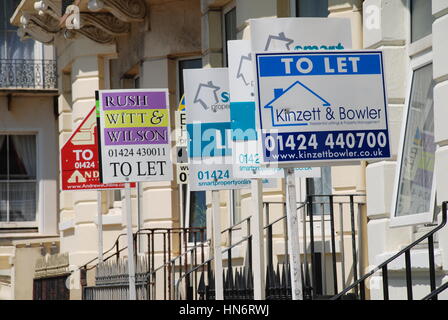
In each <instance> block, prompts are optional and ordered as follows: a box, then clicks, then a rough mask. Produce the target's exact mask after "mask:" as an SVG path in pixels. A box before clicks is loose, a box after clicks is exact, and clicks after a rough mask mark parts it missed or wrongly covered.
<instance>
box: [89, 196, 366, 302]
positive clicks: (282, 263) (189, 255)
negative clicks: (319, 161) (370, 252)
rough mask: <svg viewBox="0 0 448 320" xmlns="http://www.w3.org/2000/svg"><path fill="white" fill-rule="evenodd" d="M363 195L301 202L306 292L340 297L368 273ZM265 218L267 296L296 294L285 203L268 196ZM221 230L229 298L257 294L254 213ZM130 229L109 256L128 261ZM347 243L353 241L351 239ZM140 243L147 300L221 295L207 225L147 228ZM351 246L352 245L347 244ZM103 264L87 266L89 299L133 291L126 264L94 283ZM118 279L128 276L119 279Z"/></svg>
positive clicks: (309, 295)
mask: <svg viewBox="0 0 448 320" xmlns="http://www.w3.org/2000/svg"><path fill="white" fill-rule="evenodd" d="M363 197H364V195H320V196H310V197H308V199H307V201H306V202H305V203H298V204H297V210H298V213H299V217H300V224H299V225H300V227H301V229H302V234H301V241H302V243H301V244H303V246H301V251H302V252H301V254H302V257H303V258H302V266H301V268H302V269H301V270H302V275H303V279H304V288H303V291H304V298H305V299H317V298H321V297H325V296H332V295H334V294H336V293H337V290H339V289H340V290H342V289H343V288H344V286H345V283H346V282H348V281H351V280H352V279H353V280H354V281H356V280H357V279H359V278H360V276H361V274H360V270H362V268H361V265H360V262H361V259H360V258H359V250H358V248H359V247H360V241H361V240H360V239H359V238H360V237H359V236H358V235H359V234H358V227H357V226H358V225H359V218H360V216H361V212H362V206H363V205H364V203H363ZM275 206H276V207H277V208H275ZM264 217H265V222H264V225H265V226H264V228H263V236H264V239H265V245H266V246H265V249H266V252H265V262H266V273H265V277H266V286H265V292H266V298H267V299H277V300H278V299H282V300H283V299H291V280H290V265H289V252H288V243H287V242H288V228H287V225H286V205H285V203H284V202H265V203H264ZM344 221H347V222H348V223H345V222H344ZM337 223H339V225H337ZM347 226H348V227H347ZM221 234H222V235H223V236H225V237H226V245H225V246H224V247H223V249H222V256H223V260H224V261H223V262H224V263H223V266H224V270H223V274H222V275H220V276H222V277H223V280H224V298H225V299H252V298H253V283H254V281H257V279H253V274H252V267H251V264H252V246H253V243H252V234H251V217H247V218H245V219H243V220H242V221H240V222H238V223H237V224H235V225H233V226H231V227H229V228H226V229H225V230H223V231H222V233H221ZM124 236H125V234H121V235H120V236H119V237H118V238H117V240H116V242H115V244H114V246H113V247H112V248H111V249H109V250H108V251H106V252H105V253H104V261H105V262H107V261H112V262H110V263H112V264H120V263H121V264H122V263H123V260H125V259H122V258H123V257H122V255H123V253H122V252H123V251H124V250H126V246H125V245H123V244H124V238H122V237H124ZM157 238H158V239H157ZM346 242H349V245H347V246H346ZM275 243H277V245H275ZM134 246H135V252H139V249H140V251H144V253H140V255H136V257H135V259H136V261H137V262H138V261H139V259H142V258H144V259H146V260H145V261H147V265H146V269H143V268H140V275H138V276H139V277H140V279H141V281H140V282H139V283H138V287H139V290H141V291H142V294H140V295H139V298H140V299H145V300H146V299H149V300H156V299H164V300H172V299H189V300H190V299H191V300H196V299H198V300H199V299H201V300H210V299H214V297H215V292H214V290H215V288H214V277H215V275H214V268H213V264H214V258H213V257H212V252H210V250H212V248H211V247H210V246H209V241H206V235H205V229H204V228H190V229H185V228H178V229H172V228H159V229H143V230H139V231H138V232H137V233H136V234H134ZM350 246H351V250H347V248H349V247H350ZM344 247H346V249H344ZM281 248H283V249H281ZM235 250H237V251H235ZM113 258H115V259H113ZM95 263H96V264H95ZM98 268H101V266H100V265H98V264H97V259H93V260H91V261H89V262H88V263H87V264H86V265H85V266H84V267H83V268H82V269H83V271H84V275H83V276H82V282H83V283H84V287H85V288H84V293H85V294H84V298H85V299H100V298H101V297H103V298H105V297H107V298H110V297H123V296H125V295H126V294H127V288H126V285H127V283H128V282H127V281H128V280H127V277H126V276H125V273H126V271H125V270H124V269H123V270H122V272H118V273H117V272H115V273H113V272H112V273H111V277H110V279H109V280H110V281H104V278H103V279H101V277H100V276H99V273H98V270H97V272H96V283H95V285H94V286H90V287H88V286H86V281H85V279H86V272H88V271H92V270H94V269H98ZM109 270H110V266H109ZM117 279H121V280H120V281H121V282H120V281H119V283H117ZM106 280H107V279H106ZM107 287H109V289H107ZM144 287H146V289H145V290H143V288H144ZM140 288H141V289H140ZM143 291H144V292H143ZM114 292H115V293H114ZM117 292H118V293H117ZM120 292H121V293H120Z"/></svg>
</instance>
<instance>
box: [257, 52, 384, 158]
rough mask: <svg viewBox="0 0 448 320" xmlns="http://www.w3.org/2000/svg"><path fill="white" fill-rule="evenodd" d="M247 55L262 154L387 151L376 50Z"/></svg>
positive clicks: (310, 155) (379, 154) (380, 64)
mask: <svg viewBox="0 0 448 320" xmlns="http://www.w3.org/2000/svg"><path fill="white" fill-rule="evenodd" d="M255 62H256V90H255V91H256V103H257V111H258V117H259V126H260V129H261V134H262V135H261V136H262V139H261V143H262V148H263V151H264V154H263V160H264V162H267V163H278V164H284V165H285V166H297V165H299V166H301V165H315V166H320V165H325V164H328V163H333V164H343V163H344V162H354V161H359V160H373V159H376V160H379V159H388V158H390V144H389V129H388V118H387V97H386V89H385V83H384V70H383V57H382V52H381V51H344V52H322V51H320V52H312V53H309V52H306V53H303V52H294V53H290V52H288V53H257V54H256V55H255ZM341 162H342V163H341Z"/></svg>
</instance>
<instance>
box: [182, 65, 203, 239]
mask: <svg viewBox="0 0 448 320" xmlns="http://www.w3.org/2000/svg"><path fill="white" fill-rule="evenodd" d="M200 68H202V59H201V58H195V59H185V60H179V62H178V79H179V83H178V86H179V87H178V88H179V97H178V100H179V101H180V99H181V98H182V96H183V95H184V76H183V74H184V70H186V69H200ZM187 108H188V106H187ZM180 190H181V191H180V192H182V194H183V195H184V196H183V197H182V199H183V200H184V201H183V203H182V207H183V208H185V207H186V203H188V202H187V201H186V198H187V197H186V196H187V186H186V185H181V186H180ZM189 196H190V207H189V208H188V209H189V211H188V212H189V216H188V217H184V219H183V221H184V226H185V227H189V228H192V227H200V228H205V227H206V225H207V224H206V222H207V220H206V213H207V201H206V193H205V191H191V192H190V194H189ZM182 211H183V212H184V213H185V210H182ZM196 236H197V238H196V240H197V241H199V240H201V239H200V234H197V235H196ZM193 240H194V239H193V234H190V241H193Z"/></svg>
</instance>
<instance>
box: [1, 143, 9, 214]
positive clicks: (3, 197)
mask: <svg viewBox="0 0 448 320" xmlns="http://www.w3.org/2000/svg"><path fill="white" fill-rule="evenodd" d="M5 141H6V136H5V135H0V150H1V149H2V148H3V144H4V143H5ZM2 162H6V158H5V159H0V165H1V166H3V165H4V163H2ZM0 168H1V167H0ZM0 172H2V171H0ZM4 179H6V176H5V178H4ZM2 181H4V180H3V179H2V178H1V175H0V221H6V210H7V205H6V201H7V193H6V190H7V189H6V187H7V186H6V182H2Z"/></svg>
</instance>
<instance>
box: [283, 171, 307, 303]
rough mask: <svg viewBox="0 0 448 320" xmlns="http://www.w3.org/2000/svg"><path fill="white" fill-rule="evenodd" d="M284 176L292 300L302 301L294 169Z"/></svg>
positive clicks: (286, 172)
mask: <svg viewBox="0 0 448 320" xmlns="http://www.w3.org/2000/svg"><path fill="white" fill-rule="evenodd" d="M285 175H286V198H287V204H286V205H287V207H286V210H287V212H286V214H287V219H288V223H287V225H288V235H289V241H288V251H289V261H290V268H291V276H292V277H291V290H292V300H303V292H302V288H303V286H302V285H303V279H302V272H301V269H300V268H301V266H302V263H301V259H300V245H299V233H298V231H299V219H298V217H297V200H296V185H295V174H294V169H292V168H287V169H285Z"/></svg>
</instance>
